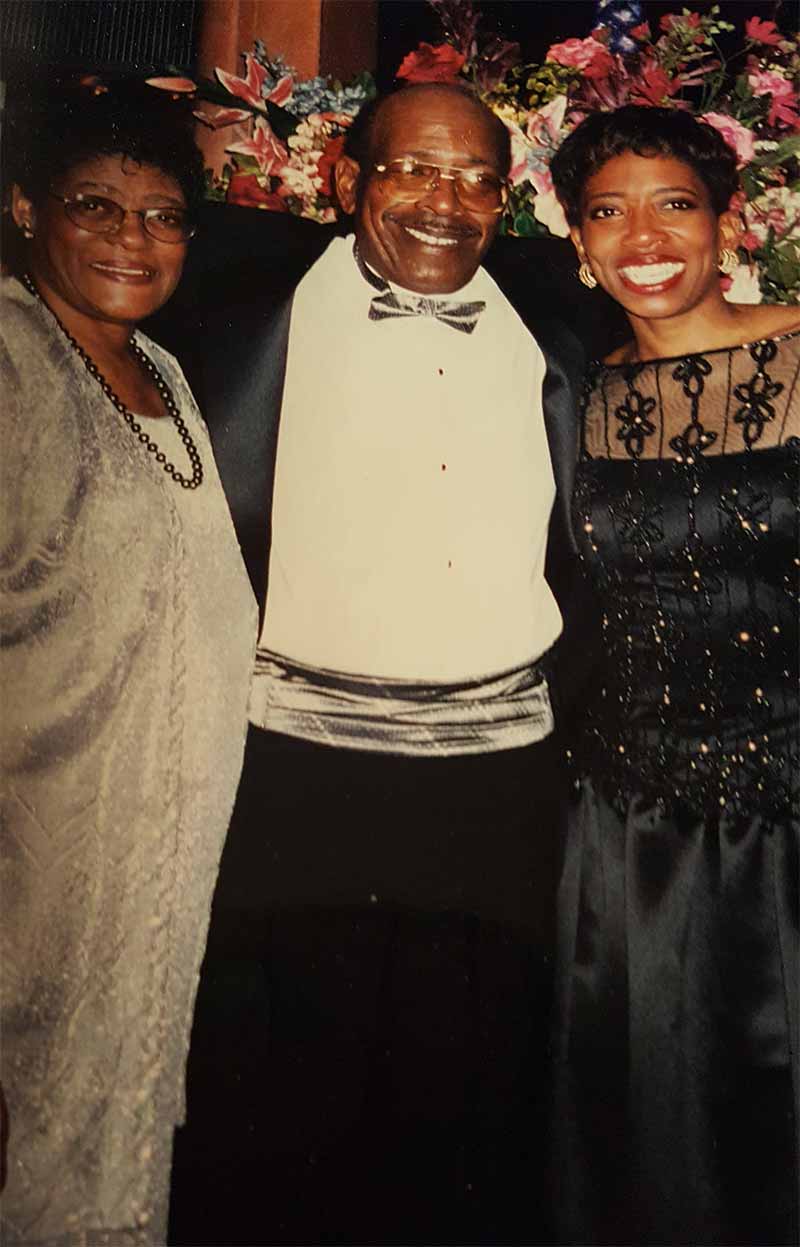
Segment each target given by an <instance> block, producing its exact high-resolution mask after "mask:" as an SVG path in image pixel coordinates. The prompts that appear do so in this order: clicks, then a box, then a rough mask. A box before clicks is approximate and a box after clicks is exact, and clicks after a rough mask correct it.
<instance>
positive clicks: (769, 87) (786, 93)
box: [747, 69, 800, 129]
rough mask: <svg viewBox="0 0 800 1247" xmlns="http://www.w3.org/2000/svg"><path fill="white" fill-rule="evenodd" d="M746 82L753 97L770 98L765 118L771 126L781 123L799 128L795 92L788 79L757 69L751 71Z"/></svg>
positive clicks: (799, 119) (799, 120)
mask: <svg viewBox="0 0 800 1247" xmlns="http://www.w3.org/2000/svg"><path fill="white" fill-rule="evenodd" d="M747 81H748V82H749V83H750V87H751V89H752V91H753V95H771V96H772V99H771V101H770V106H769V116H768V118H767V120H768V121H769V124H770V125H771V126H774V125H775V124H776V123H777V122H778V121H782V122H784V123H785V124H786V125H788V126H791V127H792V128H795V129H796V128H800V115H798V98H797V92H796V91H795V90H794V88H793V87H792V84H791V82H789V80H788V78H783V77H781V75H780V74H776V73H773V72H770V71H768V70H761V69H759V70H753V71H751V72H750V73H749V74H748V75H747Z"/></svg>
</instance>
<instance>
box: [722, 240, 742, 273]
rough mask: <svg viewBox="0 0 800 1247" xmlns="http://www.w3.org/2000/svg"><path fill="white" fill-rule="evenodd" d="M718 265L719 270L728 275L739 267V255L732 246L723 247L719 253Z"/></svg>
mask: <svg viewBox="0 0 800 1247" xmlns="http://www.w3.org/2000/svg"><path fill="white" fill-rule="evenodd" d="M717 265H718V267H719V271H720V272H721V273H725V274H726V276H728V275H729V274H730V273H732V272H733V270H734V269H735V268H738V265H739V257H738V256H737V254H736V252H735V251H733V250H731V248H730V247H723V248H722V250H721V251H720V253H719V259H718V260H717Z"/></svg>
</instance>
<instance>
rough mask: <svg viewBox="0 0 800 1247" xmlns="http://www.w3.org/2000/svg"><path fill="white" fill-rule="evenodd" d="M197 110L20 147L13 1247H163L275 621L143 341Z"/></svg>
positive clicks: (178, 211)
mask: <svg viewBox="0 0 800 1247" xmlns="http://www.w3.org/2000/svg"><path fill="white" fill-rule="evenodd" d="M144 90H147V89H146V88H145V89H144ZM175 107H176V106H175V105H174V104H173V103H172V102H171V101H167V102H164V101H163V99H162V97H160V96H157V95H156V94H155V93H153V98H152V100H149V101H148V100H146V99H144V98H141V97H140V93H137V94H136V97H135V98H129V97H127V96H126V94H125V93H124V92H120V91H117V90H112V91H100V92H99V93H98V92H95V91H94V90H91V89H90V90H86V89H82V90H78V91H75V92H71V93H70V92H66V93H64V94H63V96H59V99H58V101H56V103H52V102H51V107H50V109H49V111H48V113H47V114H46V116H45V117H44V118H43V119H42V120H41V121H40V122H39V124H38V125H36V126H32V127H30V128H29V129H27V131H26V137H25V140H24V142H21V141H20V140H19V138H17V137H16V136H15V139H14V144H15V146H14V148H13V155H14V159H15V164H16V166H17V167H16V168H15V171H14V185H13V203H12V213H13V219H14V221H15V223H16V225H17V227H18V228H19V230H20V231H21V234H22V235H23V236H24V251H25V257H24V268H23V269H21V270H20V272H19V275H18V276H16V277H8V278H5V279H4V280H3V283H2V284H3V289H2V329H1V334H0V352H1V354H0V371H1V372H2V385H3V392H4V400H3V409H2V423H3V462H2V467H3V479H2V487H0V508H2V524H1V527H2V533H1V534H0V550H2V558H0V603H1V606H2V627H3V640H4V648H3V651H2V653H3V657H2V668H0V681H1V688H0V693H1V695H2V704H3V714H2V720H1V725H2V762H3V803H4V812H5V827H4V832H3V841H2V872H3V873H2V897H3V976H2V988H3V994H2V1040H3V1042H2V1058H3V1082H4V1087H5V1094H6V1099H7V1102H8V1112H9V1123H10V1130H9V1162H8V1184H7V1189H6V1192H5V1195H4V1197H3V1203H2V1218H3V1219H2V1238H3V1242H4V1243H8V1244H12V1243H39V1244H41V1243H51V1242H54V1241H57V1242H58V1243H59V1244H61V1243H64V1244H68V1243H73V1242H74V1243H78V1242H80V1243H82V1244H83V1243H85V1244H99V1243H114V1244H122V1243H137V1244H138V1243H142V1244H163V1243H164V1242H165V1241H166V1217H167V1203H168V1191H169V1174H170V1157H171V1147H172V1133H173V1128H174V1126H175V1125H176V1123H178V1122H179V1121H180V1120H181V1116H182V1112H183V1079H184V1066H185V1059H186V1051H187V1046H188V1038H189V1031H190V1026H191V1018H192V1008H193V1003H194V995H195V988H196V983H197V976H198V971H199V965H200V959H201V956H202V952H203V946H204V942H205V934H206V927H207V922H208V913H209V906H210V900H211V893H212V888H213V885H214V880H215V875H216V870H217V864H218V859H219V854H220V851H221V847H222V842H223V838H224V835H225V830H226V826H227V822H228V818H229V815H230V811H231V807H232V803H233V798H234V793H235V790H236V784H237V780H238V776H239V770H240V766H241V759H242V752H243V747H244V739H245V725H246V700H247V693H248V678H249V671H250V668H251V665H252V655H253V643H254V631H255V604H254V602H253V600H252V595H251V592H250V589H249V586H248V582H247V578H246V575H245V572H244V568H243V566H242V563H241V558H240V555H239V551H238V547H237V544H236V539H235V536H234V532H233V528H232V526H231V521H230V518H229V515H228V512H227V507H226V504H225V500H224V497H223V494H222V490H221V488H220V485H219V481H218V478H217V475H216V470H215V467H214V461H213V459H212V455H211V449H210V445H209V442H208V438H207V435H206V431H205V428H204V426H203V423H202V421H201V420H200V417H199V415H198V412H197V409H196V407H195V404H194V402H193V399H192V396H191V394H190V393H189V390H188V389H187V386H186V384H185V381H184V380H183V377H182V374H181V372H180V369H179V368H178V366H177V364H176V362H175V360H174V359H173V358H171V357H170V356H169V355H167V354H166V353H165V352H163V351H162V350H160V349H159V348H158V347H157V346H156V345H155V344H154V343H152V342H151V341H149V340H148V339H147V338H146V337H145V336H144V335H143V334H141V333H140V332H138V330H137V324H138V322H139V321H140V320H142V319H143V318H144V317H146V316H148V315H150V314H151V313H152V312H154V311H155V310H156V309H157V308H158V307H160V306H161V304H162V303H163V302H164V301H165V300H166V299H168V298H169V296H170V294H171V293H172V291H173V289H174V287H175V285H176V283H177V281H178V279H179V277H180V274H181V268H182V265H183V260H184V257H185V254H186V248H187V244H188V242H189V239H190V237H191V235H192V233H193V226H192V210H193V208H194V207H195V204H196V201H197V198H198V194H199V193H200V191H201V185H202V163H201V161H200V159H199V155H198V153H197V151H196V149H195V148H194V146H193V143H192V140H191V138H190V136H189V132H188V130H187V129H186V128H185V126H183V125H179V124H178V123H177V122H175V123H173V118H172V113H174V111H175ZM170 110H172V112H170ZM11 146H12V145H11V144H9V147H11Z"/></svg>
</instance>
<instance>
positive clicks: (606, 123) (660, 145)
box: [550, 104, 739, 225]
mask: <svg viewBox="0 0 800 1247" xmlns="http://www.w3.org/2000/svg"><path fill="white" fill-rule="evenodd" d="M625 152H634V153H635V154H636V155H637V156H670V157H672V158H673V159H675V160H680V161H682V162H683V163H684V164H686V165H688V166H689V167H690V168H691V169H693V170H694V172H695V173H696V174H697V176H698V177H699V178H700V180H701V181H702V182H703V184H704V186H705V187H706V189H707V191H708V194H709V198H710V200H711V206H712V208H713V210H714V212H715V213H716V215H717V216H719V215H720V214H721V213H723V212H725V211H726V209H727V207H728V205H729V203H730V200H731V196H732V195H733V194H734V192H735V191H736V190H737V188H738V185H739V180H738V177H737V173H736V154H735V152H734V151H733V149H732V148H731V147H729V145H728V144H727V143H726V142H725V140H724V139H723V137H722V135H721V134H720V133H719V132H718V131H717V130H715V129H714V128H713V126H709V125H706V124H704V123H703V122H701V121H697V119H696V118H694V117H692V116H691V114H690V113H686V112H683V111H682V110H681V109H677V108H647V107H641V106H639V105H638V104H626V105H624V106H623V107H622V108H617V109H615V110H614V111H613V112H607V113H605V112H598V113H592V114H591V115H590V116H589V117H587V118H586V119H585V120H584V121H582V122H581V123H580V125H579V126H577V127H576V128H575V129H574V130H573V131H572V134H570V135H569V136H568V137H567V138H566V139H565V140H564V142H563V143H562V144H561V146H560V147H559V149H558V151H557V152H556V154H555V156H554V157H553V160H552V162H551V165H550V172H551V174H552V177H553V185H554V186H555V190H556V194H557V195H558V198H559V199H560V200H561V204H562V206H563V208H564V212H565V214H566V217H567V221H568V222H569V224H570V225H578V224H579V223H580V219H581V210H582V204H583V195H584V190H585V188H586V183H587V182H588V180H589V178H590V177H592V176H593V174H595V173H597V172H598V170H599V169H602V167H603V165H604V164H606V163H607V162H608V161H609V160H611V159H612V158H613V157H614V156H622V155H624V153H625Z"/></svg>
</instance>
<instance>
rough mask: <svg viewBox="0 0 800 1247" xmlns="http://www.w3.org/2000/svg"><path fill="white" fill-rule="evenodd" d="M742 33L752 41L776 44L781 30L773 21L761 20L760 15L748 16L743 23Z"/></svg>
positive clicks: (779, 39)
mask: <svg viewBox="0 0 800 1247" xmlns="http://www.w3.org/2000/svg"><path fill="white" fill-rule="evenodd" d="M744 33H745V34H746V35H747V38H748V39H752V41H753V43H764V44H772V45H774V44H776V43H780V41H781V32H780V31H779V30H778V27H777V26H776V25H775V23H774V22H762V20H761V18H760V17H750V18H748V19H747V21H746V22H745V24H744Z"/></svg>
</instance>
